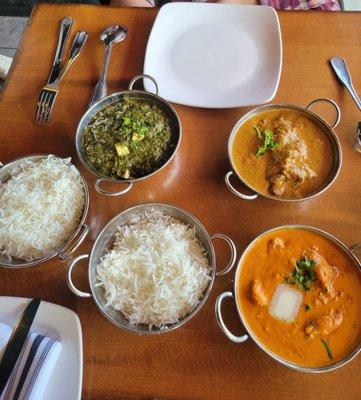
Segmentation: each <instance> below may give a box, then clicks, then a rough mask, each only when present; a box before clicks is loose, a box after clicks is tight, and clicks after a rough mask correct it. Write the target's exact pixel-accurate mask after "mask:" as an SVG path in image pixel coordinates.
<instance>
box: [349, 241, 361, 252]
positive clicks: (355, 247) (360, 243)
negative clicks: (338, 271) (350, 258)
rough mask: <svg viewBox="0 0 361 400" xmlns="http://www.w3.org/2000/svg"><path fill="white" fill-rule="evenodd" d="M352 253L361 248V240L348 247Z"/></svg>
mask: <svg viewBox="0 0 361 400" xmlns="http://www.w3.org/2000/svg"><path fill="white" fill-rule="evenodd" d="M348 249H349V250H350V251H351V253H355V250H358V249H361V242H358V243H355V244H353V245H352V246H350V247H349V248H348Z"/></svg>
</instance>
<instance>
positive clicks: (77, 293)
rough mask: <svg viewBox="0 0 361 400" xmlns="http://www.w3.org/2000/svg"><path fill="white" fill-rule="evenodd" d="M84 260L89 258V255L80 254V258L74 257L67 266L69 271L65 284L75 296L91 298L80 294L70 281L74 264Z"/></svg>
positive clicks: (82, 293) (83, 293) (85, 294)
mask: <svg viewBox="0 0 361 400" xmlns="http://www.w3.org/2000/svg"><path fill="white" fill-rule="evenodd" d="M85 258H89V254H82V255H81V256H78V257H75V258H74V260H73V261H72V262H71V263H70V265H69V270H68V273H67V275H66V283H67V284H68V287H69V289H70V290H71V291H72V292H73V293H74V294H75V295H77V296H79V297H92V295H91V294H90V293H86V292H82V291H81V290H79V289H77V288H76V287H75V285H74V283H73V279H72V276H71V274H72V272H73V268H74V267H75V265H76V263H77V262H78V261H80V260H83V259H85Z"/></svg>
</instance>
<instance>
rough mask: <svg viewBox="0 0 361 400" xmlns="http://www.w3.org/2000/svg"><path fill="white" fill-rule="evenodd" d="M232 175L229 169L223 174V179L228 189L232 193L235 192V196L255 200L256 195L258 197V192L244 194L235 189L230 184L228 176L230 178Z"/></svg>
mask: <svg viewBox="0 0 361 400" xmlns="http://www.w3.org/2000/svg"><path fill="white" fill-rule="evenodd" d="M232 175H233V171H229V172H227V173H226V175H225V177H224V181H225V182H226V185H227V187H228V189H229V190H230V191H231V192H232V193H233V194H235V195H236V196H237V197H240V198H241V199H244V200H256V199H257V197H258V194H257V193H255V194H244V193H241V192H239V191H238V190H236V189H235V188H234V187H233V186H232V184H231V182H230V180H229V178H230V177H231V176H232Z"/></svg>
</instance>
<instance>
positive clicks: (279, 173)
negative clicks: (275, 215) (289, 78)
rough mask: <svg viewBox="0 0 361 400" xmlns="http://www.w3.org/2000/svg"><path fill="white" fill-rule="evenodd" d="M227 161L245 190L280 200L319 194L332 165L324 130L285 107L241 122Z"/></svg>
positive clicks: (261, 113)
mask: <svg viewBox="0 0 361 400" xmlns="http://www.w3.org/2000/svg"><path fill="white" fill-rule="evenodd" d="M231 158H232V163H233V166H234V168H235V170H236V172H237V173H238V175H239V176H240V177H241V178H242V179H243V181H244V182H245V183H246V184H247V185H248V186H250V187H251V188H253V189H254V190H255V191H257V192H259V193H261V194H267V195H270V196H274V197H281V198H284V199H297V198H303V197H307V196H309V195H311V194H312V193H314V192H316V191H318V190H319V189H320V188H321V187H322V186H323V185H324V184H325V183H327V182H328V180H329V178H330V176H331V174H332V171H333V169H334V168H333V167H334V164H335V160H334V158H335V157H334V151H333V149H332V146H331V143H330V141H329V139H328V136H327V135H326V133H325V132H324V128H322V127H321V126H320V125H318V124H317V123H316V122H315V121H313V120H312V119H311V118H309V117H308V116H307V115H305V114H304V113H301V112H299V111H296V110H293V109H287V108H281V109H276V110H270V111H264V112H260V113H258V114H256V115H255V116H253V117H251V118H249V119H248V120H246V121H245V122H244V123H243V124H242V125H241V126H240V127H239V129H238V131H237V132H236V134H235V136H234V139H233V142H232V149H231Z"/></svg>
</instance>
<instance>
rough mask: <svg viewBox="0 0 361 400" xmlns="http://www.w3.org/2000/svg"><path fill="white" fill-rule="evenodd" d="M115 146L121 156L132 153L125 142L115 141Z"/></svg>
mask: <svg viewBox="0 0 361 400" xmlns="http://www.w3.org/2000/svg"><path fill="white" fill-rule="evenodd" d="M114 146H115V150H116V152H117V154H118V156H119V157H122V156H123V157H124V156H127V155H128V154H129V153H130V151H129V149H128V146H127V145H125V144H123V143H115V145H114Z"/></svg>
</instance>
